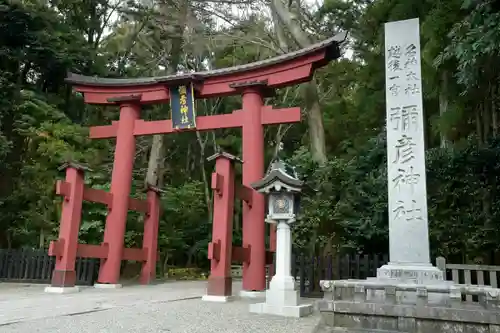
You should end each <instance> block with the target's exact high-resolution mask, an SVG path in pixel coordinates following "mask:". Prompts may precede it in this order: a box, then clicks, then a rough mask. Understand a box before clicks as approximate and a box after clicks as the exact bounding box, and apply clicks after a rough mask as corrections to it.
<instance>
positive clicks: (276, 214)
mask: <svg viewBox="0 0 500 333" xmlns="http://www.w3.org/2000/svg"><path fill="white" fill-rule="evenodd" d="M302 186H303V182H302V181H301V180H299V179H298V176H297V173H296V172H295V169H293V168H291V167H290V166H289V165H287V164H285V163H284V162H283V161H282V160H281V159H280V158H279V157H278V158H277V159H276V160H275V161H274V162H273V163H271V166H270V168H269V170H268V172H267V174H266V176H265V177H264V178H263V179H262V180H261V181H259V182H256V183H253V184H252V187H253V188H254V189H255V190H256V191H258V192H261V193H265V194H266V195H267V200H268V214H267V218H266V222H268V223H277V235H276V273H275V275H274V276H273V278H272V279H271V283H270V285H269V289H268V290H266V301H265V302H264V303H256V304H251V305H250V312H253V313H267V314H274V315H279V316H285V317H302V316H306V315H309V314H311V313H312V309H313V307H312V304H300V302H299V298H300V297H299V291H298V290H296V288H295V279H294V278H293V276H292V274H291V264H292V234H291V230H290V225H291V224H292V223H293V222H295V218H296V214H297V211H298V206H299V195H300V192H301V190H302Z"/></svg>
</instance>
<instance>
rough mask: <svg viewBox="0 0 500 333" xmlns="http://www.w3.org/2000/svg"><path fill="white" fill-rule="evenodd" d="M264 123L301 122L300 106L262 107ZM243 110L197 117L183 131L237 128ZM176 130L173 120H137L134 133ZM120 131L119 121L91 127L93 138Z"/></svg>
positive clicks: (240, 121)
mask: <svg viewBox="0 0 500 333" xmlns="http://www.w3.org/2000/svg"><path fill="white" fill-rule="evenodd" d="M262 113H263V114H262V124H263V125H275V124H288V123H297V122H300V119H301V115H300V108H285V109H273V108H272V106H264V107H263V108H262ZM242 117H243V111H242V110H236V111H234V112H233V113H230V114H222V115H213V116H199V117H196V129H189V130H183V131H195V130H196V131H208V130H213V129H219V128H236V127H241V126H243V123H242ZM175 131H176V130H175V129H173V128H172V121H171V120H170V119H169V120H155V121H144V120H141V119H138V120H136V122H135V125H134V135H135V136H140V135H153V134H167V133H173V132H175ZM117 132H118V123H117V122H113V123H112V124H111V125H105V126H93V127H91V128H90V138H91V139H109V138H114V137H116V133H117Z"/></svg>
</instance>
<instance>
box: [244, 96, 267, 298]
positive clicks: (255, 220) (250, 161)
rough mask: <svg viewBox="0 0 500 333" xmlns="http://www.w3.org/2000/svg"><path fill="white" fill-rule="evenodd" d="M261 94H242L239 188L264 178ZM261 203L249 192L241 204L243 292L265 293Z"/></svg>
mask: <svg viewBox="0 0 500 333" xmlns="http://www.w3.org/2000/svg"><path fill="white" fill-rule="evenodd" d="M262 107H263V100H262V94H261V92H260V91H259V90H257V89H253V88H247V89H246V90H244V91H243V110H244V111H243V117H242V118H243V130H242V132H243V162H244V163H243V185H245V186H247V187H251V186H250V185H251V184H252V183H254V182H256V181H258V180H261V179H262V177H264V127H263V125H262V113H263V112H262ZM264 213H265V200H264V196H263V195H262V194H261V193H258V192H257V191H255V190H253V189H252V206H249V205H248V203H246V202H244V203H243V247H247V246H250V248H251V251H250V262H249V263H248V262H244V263H243V290H246V291H262V290H265V289H266V269H265V265H266V247H265V230H266V229H265V225H264Z"/></svg>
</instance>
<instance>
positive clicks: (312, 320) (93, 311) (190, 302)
mask: <svg viewBox="0 0 500 333" xmlns="http://www.w3.org/2000/svg"><path fill="white" fill-rule="evenodd" d="M238 287H239V286H238V285H237V284H235V286H234V289H233V292H234V293H236V292H237V291H238V290H239V288H238ZM204 293H205V282H170V283H164V284H159V285H153V286H130V287H124V288H123V289H118V290H97V289H93V288H88V289H84V290H82V292H80V293H78V294H71V295H52V294H45V293H44V292H43V286H33V285H26V286H20V285H7V284H1V285H0V309H1V311H0V332H1V333H11V332H12V333H14V332H16V333H31V332H53V333H57V332H64V333H71V332H78V333H87V332H89V333H90V332H92V333H96V332H100V333H126V332H141V333H147V332H169V333H181V332H186V333H198V332H200V333H202V332H203V333H210V332H218V333H225V332H227V333H229V332H231V333H239V332H241V333H246V332H251V333H256V332H269V333H280V332H283V333H295V332H297V333H299V332H300V333H308V332H312V331H313V329H314V327H315V326H316V324H317V323H318V321H319V317H318V316H317V315H313V316H310V317H306V318H301V319H295V318H283V317H276V316H267V315H256V314H251V313H249V311H248V305H249V302H248V301H243V300H237V301H234V302H231V303H226V304H219V303H209V302H203V301H201V296H202V295H203V294H204Z"/></svg>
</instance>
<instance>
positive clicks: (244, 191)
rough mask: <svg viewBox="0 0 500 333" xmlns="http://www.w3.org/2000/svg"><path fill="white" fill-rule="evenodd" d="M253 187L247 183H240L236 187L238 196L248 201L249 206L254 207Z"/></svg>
mask: <svg viewBox="0 0 500 333" xmlns="http://www.w3.org/2000/svg"><path fill="white" fill-rule="evenodd" d="M252 195H253V189H252V188H251V187H248V186H245V185H238V186H237V187H236V197H237V198H238V199H240V200H243V201H245V202H246V204H247V205H248V206H249V207H252Z"/></svg>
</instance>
